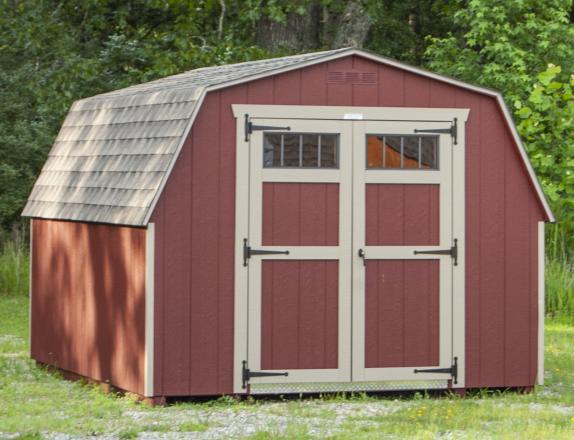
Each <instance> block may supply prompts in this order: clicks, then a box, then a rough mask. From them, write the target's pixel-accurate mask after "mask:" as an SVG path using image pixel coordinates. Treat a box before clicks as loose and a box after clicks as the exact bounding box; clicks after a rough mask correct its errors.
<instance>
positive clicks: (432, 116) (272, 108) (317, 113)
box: [231, 104, 470, 134]
mask: <svg viewBox="0 0 574 440" xmlns="http://www.w3.org/2000/svg"><path fill="white" fill-rule="evenodd" d="M231 108H232V109H233V116H235V117H236V118H238V119H239V118H243V117H244V116H245V114H248V115H249V118H250V119H259V118H264V119H313V120H324V119H334V120H338V121H342V122H343V121H344V122H346V123H348V124H352V123H353V122H358V121H356V120H352V119H345V114H346V113H349V110H350V109H352V111H353V112H355V113H361V114H362V115H363V121H367V120H375V121H421V123H420V124H418V125H417V127H418V128H424V124H425V123H426V122H431V123H434V122H445V123H451V122H452V120H453V119H454V118H458V120H459V122H466V120H467V119H468V114H469V112H470V110H469V109H465V108H429V107H348V106H337V105H329V106H325V105H268V104H232V105H231ZM242 121H243V119H242ZM258 122H260V121H258ZM276 122H277V121H276ZM282 124H283V125H285V124H286V122H284V121H283V123H282ZM445 127H446V126H445ZM240 128H241V133H242V134H243V125H241V127H240ZM435 128H436V127H435Z"/></svg>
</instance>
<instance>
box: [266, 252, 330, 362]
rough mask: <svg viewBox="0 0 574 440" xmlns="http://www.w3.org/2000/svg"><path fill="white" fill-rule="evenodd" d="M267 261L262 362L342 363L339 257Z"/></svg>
mask: <svg viewBox="0 0 574 440" xmlns="http://www.w3.org/2000/svg"><path fill="white" fill-rule="evenodd" d="M262 265H263V267H262V273H263V277H262V288H261V301H262V326H261V368H263V369H264V370H278V369H298V368H337V363H338V362H337V359H338V351H337V349H338V342H337V341H338V329H337V328H338V327H337V323H338V317H337V316H338V302H339V300H338V295H339V275H338V274H339V262H338V261H334V260H332V261H317V260H313V261H310V260H309V261H273V260H264V261H263V262H262Z"/></svg>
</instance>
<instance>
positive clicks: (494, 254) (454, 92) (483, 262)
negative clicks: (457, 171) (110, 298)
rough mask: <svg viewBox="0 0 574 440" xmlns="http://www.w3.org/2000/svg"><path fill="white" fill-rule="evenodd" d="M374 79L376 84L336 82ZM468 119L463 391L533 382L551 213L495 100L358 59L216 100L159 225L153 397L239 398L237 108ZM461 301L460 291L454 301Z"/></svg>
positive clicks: (189, 145) (194, 137)
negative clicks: (413, 112) (444, 110)
mask: <svg viewBox="0 0 574 440" xmlns="http://www.w3.org/2000/svg"><path fill="white" fill-rule="evenodd" d="M350 69H356V70H360V71H367V72H374V73H376V75H377V78H378V84H361V85H359V84H349V83H342V84H341V83H338V84H335V83H328V82H327V72H329V71H341V70H350ZM246 103H247V104H283V105H344V106H385V107H393V106H397V107H461V108H470V116H469V120H468V122H467V143H466V145H467V152H466V158H467V162H466V185H467V188H466V200H467V206H466V219H467V220H466V222H467V223H466V239H467V243H466V262H467V267H466V273H467V283H466V304H467V305H466V314H467V327H466V369H467V371H466V383H467V386H468V387H486V386H491V387H497V386H528V385H533V384H534V382H535V378H536V355H537V339H536V338H537V325H538V322H537V303H536V302H537V270H536V268H537V239H536V237H537V222H538V221H539V220H543V213H542V211H541V207H540V204H539V202H538V201H537V199H536V195H535V192H534V189H533V188H532V186H531V184H530V182H529V180H528V176H527V174H526V170H525V168H524V166H523V165H522V163H521V161H520V160H519V156H518V153H517V151H516V147H515V145H513V140H512V138H511V135H510V131H509V129H508V127H507V126H506V123H505V121H504V119H503V115H502V112H501V110H500V108H499V107H498V104H497V103H496V101H495V100H494V99H493V98H490V97H487V96H484V95H480V94H477V93H474V92H470V91H467V90H464V89H460V88H457V87H454V86H451V85H448V84H445V83H442V82H439V81H436V80H432V79H428V78H424V77H421V76H419V75H415V74H412V73H409V72H405V71H402V70H399V69H396V68H392V67H387V66H384V65H379V64H377V63H375V62H373V61H369V60H366V59H364V58H360V57H357V56H349V57H346V58H342V59H339V60H336V61H332V62H328V63H323V64H319V65H316V66H312V67H307V68H304V69H299V70H296V71H293V72H288V73H283V74H280V75H276V76H274V77H269V78H264V79H259V80H256V81H253V82H250V83H246V84H243V85H237V86H233V87H230V88H227V89H222V90H220V91H216V92H210V93H209V94H208V95H207V97H206V98H205V101H204V103H203V106H202V108H201V110H200V113H199V115H198V117H197V119H196V121H195V123H194V126H193V129H192V131H191V133H190V135H189V137H188V139H187V141H186V143H185V145H184V148H183V150H182V152H181V155H180V157H179V159H178V162H177V164H176V166H175V168H174V170H173V173H172V175H171V177H170V179H169V181H168V183H167V185H166V188H165V191H164V193H163V194H162V196H161V198H160V201H159V203H158V205H157V207H156V209H155V212H154V214H153V216H152V221H153V222H155V223H156V249H157V252H156V262H155V264H156V283H155V295H156V302H155V304H156V306H155V311H156V321H155V343H156V350H155V394H157V395H194V394H195V395H204V394H223V393H231V392H232V372H233V365H232V363H233V267H234V266H233V261H234V256H233V251H234V242H235V240H236V239H240V238H241V237H234V218H235V212H234V196H235V120H234V118H233V115H232V111H231V104H246ZM455 294H456V292H455Z"/></svg>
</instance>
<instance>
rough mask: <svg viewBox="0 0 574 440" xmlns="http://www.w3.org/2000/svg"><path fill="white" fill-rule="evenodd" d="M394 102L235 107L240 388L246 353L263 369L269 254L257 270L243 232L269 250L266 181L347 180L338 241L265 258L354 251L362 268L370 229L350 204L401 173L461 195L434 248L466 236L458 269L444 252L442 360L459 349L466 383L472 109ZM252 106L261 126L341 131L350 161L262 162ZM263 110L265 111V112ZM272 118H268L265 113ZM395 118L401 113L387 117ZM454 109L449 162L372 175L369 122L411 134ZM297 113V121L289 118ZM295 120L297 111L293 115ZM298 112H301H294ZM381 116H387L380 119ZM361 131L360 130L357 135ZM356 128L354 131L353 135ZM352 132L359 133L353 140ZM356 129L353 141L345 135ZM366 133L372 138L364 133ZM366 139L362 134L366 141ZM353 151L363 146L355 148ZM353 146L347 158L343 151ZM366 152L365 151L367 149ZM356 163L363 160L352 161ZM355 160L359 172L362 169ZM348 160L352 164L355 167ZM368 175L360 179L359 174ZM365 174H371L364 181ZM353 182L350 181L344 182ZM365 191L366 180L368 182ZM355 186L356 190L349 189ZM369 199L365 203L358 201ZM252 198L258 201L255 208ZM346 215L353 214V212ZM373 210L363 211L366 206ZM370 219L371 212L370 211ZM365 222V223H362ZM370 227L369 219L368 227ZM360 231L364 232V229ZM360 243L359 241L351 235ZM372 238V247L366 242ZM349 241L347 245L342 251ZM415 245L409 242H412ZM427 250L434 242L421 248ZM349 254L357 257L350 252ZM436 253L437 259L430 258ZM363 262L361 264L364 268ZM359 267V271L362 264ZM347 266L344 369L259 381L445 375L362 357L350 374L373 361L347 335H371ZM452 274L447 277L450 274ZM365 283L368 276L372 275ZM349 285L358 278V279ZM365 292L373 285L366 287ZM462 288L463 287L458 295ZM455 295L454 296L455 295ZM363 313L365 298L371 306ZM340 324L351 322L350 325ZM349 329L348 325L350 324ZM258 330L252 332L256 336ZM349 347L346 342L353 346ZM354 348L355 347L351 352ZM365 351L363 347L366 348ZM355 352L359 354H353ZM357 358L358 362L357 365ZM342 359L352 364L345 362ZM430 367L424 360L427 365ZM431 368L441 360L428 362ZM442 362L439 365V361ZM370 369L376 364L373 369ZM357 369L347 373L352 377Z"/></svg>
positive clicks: (445, 211) (401, 253)
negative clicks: (322, 166) (246, 255)
mask: <svg viewBox="0 0 574 440" xmlns="http://www.w3.org/2000/svg"><path fill="white" fill-rule="evenodd" d="M350 110H351V111H353V112H356V113H359V112H360V113H361V114H363V115H366V118H365V120H348V119H347V120H345V119H343V118H344V115H345V113H348V112H349V111H350ZM396 110H397V109H395V108H388V107H387V108H385V107H381V108H375V107H362V108H357V107H327V106H270V105H233V111H234V115H235V117H236V129H237V133H236V138H237V142H236V144H237V154H236V157H237V162H236V176H237V185H236V253H235V255H236V258H235V346H234V392H236V393H245V392H246V390H244V389H242V388H241V385H242V383H241V382H242V378H241V362H242V361H243V360H245V359H247V360H248V362H249V368H251V369H253V370H259V369H260V338H259V337H258V333H259V332H260V315H261V304H260V297H259V296H258V295H255V294H254V292H260V281H261V280H260V278H261V258H254V259H252V260H251V261H250V262H249V268H248V269H246V268H245V267H243V259H242V251H243V242H242V240H243V238H245V237H249V240H250V242H249V244H250V245H251V246H254V247H257V248H261V247H262V245H261V217H262V216H261V204H262V194H261V184H262V182H264V181H289V182H294V181H297V182H301V181H321V182H340V184H341V196H340V208H339V210H340V211H339V212H340V213H341V219H340V231H339V242H340V245H339V246H334V247H333V246H331V247H306V246H297V247H294V246H293V247H289V251H290V254H289V255H269V256H266V257H265V258H266V259H279V260H288V259H303V258H304V259H338V260H339V261H341V265H340V268H343V267H344V266H346V265H347V263H344V261H343V260H344V259H345V258H346V259H348V266H349V267H350V266H351V262H353V264H352V266H353V267H354V269H353V270H354V271H355V272H357V271H358V270H359V269H361V270H364V269H363V266H362V262H359V261H355V260H357V258H355V257H356V254H357V252H356V251H357V249H358V248H359V247H361V248H363V247H364V243H363V242H364V237H362V235H364V233H363V234H362V235H361V233H358V232H357V225H356V224H355V226H351V225H346V222H348V221H349V219H350V215H348V214H349V210H352V211H353V212H356V213H360V212H364V200H363V201H362V203H360V201H361V200H362V199H363V197H361V194H357V187H358V186H360V184H362V186H363V187H364V184H365V183H367V182H383V183H384V182H389V183H397V182H398V181H399V180H400V181H401V182H403V181H404V183H440V184H441V196H440V197H441V200H448V201H452V203H450V202H449V203H441V214H440V215H441V219H443V220H441V231H440V237H441V243H440V246H428V249H437V248H444V247H450V246H451V245H452V239H453V238H458V240H459V261H458V266H456V268H455V267H454V266H452V261H451V258H450V257H447V256H444V257H442V256H436V259H437V260H439V261H440V277H441V289H442V290H441V297H440V310H441V320H440V326H441V328H440V334H441V344H440V366H441V367H443V366H444V367H449V366H450V363H451V361H452V358H453V356H456V357H457V358H458V365H459V376H458V383H457V384H456V385H454V384H453V386H454V387H464V384H465V382H464V343H465V341H464V326H465V322H464V319H465V309H464V307H465V306H464V289H465V283H464V238H465V237H464V228H465V225H464V206H465V205H464V203H465V200H464V197H465V192H464V170H465V165H464V148H465V138H464V126H465V121H466V119H467V117H468V113H469V110H468V109H440V111H438V112H437V111H435V110H436V109H429V108H413V109H404V111H402V110H401V111H399V112H397V111H396ZM245 113H249V115H250V117H255V118H257V120H258V123H260V124H262V125H279V124H278V121H277V119H278V118H281V117H282V118H281V119H283V120H282V121H281V122H282V124H281V125H290V126H291V127H292V130H293V131H301V132H305V131H311V132H317V131H324V130H331V131H329V132H338V133H341V136H342V138H341V145H352V146H353V147H352V148H349V149H348V150H343V149H342V150H341V164H340V166H341V169H338V170H300V169H297V170H289V169H269V168H267V169H264V168H263V167H262V157H263V155H262V151H261V149H262V132H260V131H256V132H254V133H253V134H252V135H251V140H252V141H253V142H251V143H250V142H245V139H244V133H243V129H244V119H243V118H244V114H245ZM259 115H261V116H260V117H258V116H259ZM264 117H266V119H263V118H264ZM389 117H392V119H393V120H392V121H389V120H384V119H385V118H389ZM399 117H403V118H405V120H402V121H398V120H397V118H399ZM413 117H414V118H418V119H419V120H420V121H426V122H420V121H419V122H415V123H413V121H412V120H410V118H413ZM454 117H457V118H459V141H458V145H456V146H454V145H452V140H451V138H450V136H449V135H446V134H445V135H441V144H442V145H446V146H447V147H449V148H447V149H446V151H447V152H449V154H444V153H441V154H440V155H439V160H440V161H441V163H440V167H439V168H440V169H439V170H437V171H430V170H429V171H409V170H403V171H401V172H400V173H399V172H393V171H391V170H389V172H384V173H380V172H379V173H371V172H370V170H365V168H364V166H361V164H364V162H365V161H364V160H363V159H361V157H363V156H364V148H362V147H363V146H364V139H363V137H364V133H365V132H366V131H365V130H367V129H368V130H371V131H372V130H373V129H376V130H375V131H377V130H384V131H389V130H390V131H392V132H393V133H396V134H399V133H404V134H410V133H412V132H413V129H414V127H416V128H421V127H424V126H425V125H426V126H427V128H439V127H442V126H443V123H444V122H450V121H452V119H453V118H454ZM285 118H290V119H285ZM291 118H293V119H291ZM295 118H296V119H295ZM376 118H381V119H383V121H380V120H379V121H376V122H375V121H374V120H375V119H376ZM355 132H356V133H355ZM353 133H354V134H353ZM351 135H352V138H351ZM346 136H348V137H349V139H348V140H347V141H345V140H344V138H345V137H346ZM361 136H363V137H361ZM359 138H360V139H359ZM351 150H353V151H354V153H352V154H351ZM345 152H346V153H347V155H346V156H347V157H344V155H345ZM361 152H362V153H361ZM353 163H354V165H353ZM352 167H354V170H353V168H352ZM347 168H349V169H347ZM353 175H354V176H355V177H353V179H354V180H353V182H350V181H347V180H349V179H350V177H349V176H353ZM359 175H360V176H362V179H357V176H359ZM359 180H362V181H361V182H359ZM345 183H346V185H345ZM346 186H347V187H349V188H350V187H351V186H354V187H355V194H354V196H353V197H352V198H353V201H352V202H351V198H350V197H351V195H349V196H345V195H344V192H345V187H346ZM363 189H364V188H363ZM349 191H350V190H349ZM359 205H360V206H359ZM249 206H251V208H250V209H247V208H248V207H249ZM343 213H346V214H347V216H346V217H348V219H345V215H343ZM358 217H360V216H357V215H356V214H355V218H354V220H353V222H354V223H356V222H357V221H361V219H360V218H358ZM363 217H364V214H363ZM363 223H364V219H363ZM363 226H364V225H363ZM362 229H364V227H363V228H362ZM357 234H358V235H357ZM353 235H354V238H353V240H352V241H354V242H355V245H354V247H353V248H351V243H350V241H351V240H350V238H346V237H353ZM359 244H363V246H359ZM265 248H266V249H268V250H273V249H277V250H279V249H281V250H283V249H285V247H282V246H275V247H274V246H268V247H265ZM343 248H345V249H344V252H342V251H343ZM407 248H408V249H407ZM419 248H420V249H424V248H427V247H425V246H422V247H417V249H419ZM345 252H346V253H347V255H348V257H345ZM368 253H369V255H370V256H371V257H375V258H401V259H417V258H429V256H424V257H421V256H419V255H414V253H413V247H412V246H410V247H409V246H406V247H404V246H377V247H370V248H369V250H368ZM431 258H432V257H431ZM359 266H360V268H359ZM357 268H359V269H357ZM344 278H345V276H344V274H343V273H342V272H340V282H342V284H341V285H340V298H339V301H340V303H339V312H340V313H339V315H340V316H339V324H340V337H341V336H344V338H343V339H342V340H340V345H339V349H340V350H339V364H338V365H339V367H340V368H339V369H338V370H290V371H289V376H288V377H287V378H282V377H281V378H277V377H270V378H256V379H252V381H251V383H252V384H254V385H255V384H257V383H259V384H281V383H284V384H288V383H301V382H304V383H312V382H317V381H321V382H333V381H335V382H341V383H344V382H345V381H346V380H353V381H365V380H368V381H372V380H377V381H379V380H421V381H423V380H430V379H443V380H444V377H445V375H444V374H433V375H429V374H425V376H424V377H422V376H421V377H419V375H416V376H415V375H414V373H413V368H410V367H409V368H385V369H365V368H360V365H354V366H353V369H352V377H351V375H350V374H351V372H350V371H349V370H348V369H347V368H346V366H350V365H351V359H363V360H364V346H363V345H364V336H361V337H357V336H353V339H354V342H353V343H352V344H351V343H350V341H349V343H347V342H346V341H345V338H349V339H350V337H351V334H354V335H362V333H363V332H362V327H361V325H362V324H361V322H360V321H361V320H360V319H357V318H358V315H357V309H360V308H361V301H360V300H361V298H360V297H361V296H364V295H358V294H357V292H361V289H360V288H357V287H358V286H357V281H356V280H357V279H358V277H357V274H356V273H355V275H354V277H353V278H354V280H355V281H354V285H353V286H352V288H351V289H349V288H345V285H346V284H345V283H346V281H343V279H344ZM442 280H444V281H442ZM363 284H364V280H363ZM349 287H351V286H350V279H349ZM363 290H364V286H363ZM344 291H347V292H348V291H353V292H355V293H353V305H352V308H353V309H355V311H354V312H353V313H352V314H351V313H349V310H351V304H350V298H347V297H345V295H343V296H341V293H342V292H344ZM453 292H456V293H457V295H454V293H453ZM446 293H448V294H446ZM343 311H345V312H346V314H347V315H352V316H353V318H352V321H353V324H352V325H353V326H354V329H353V331H351V323H348V325H347V324H345V322H344V321H348V317H346V316H345V313H343V314H341V312H343ZM363 314H364V304H363ZM341 325H342V327H343V328H341ZM347 327H348V328H347ZM254 335H255V336H256V337H253V336H254ZM346 347H347V348H346ZM346 351H347V353H345V352H346ZM359 351H361V353H359ZM350 356H352V358H351V357H350ZM355 362H356V361H353V364H355ZM341 366H343V368H341ZM420 367H421V368H424V367H425V366H422V365H421V366H420ZM428 367H432V366H428ZM434 367H436V366H434ZM366 370H370V371H368V374H367V371H366ZM347 376H348V378H346V377H347Z"/></svg>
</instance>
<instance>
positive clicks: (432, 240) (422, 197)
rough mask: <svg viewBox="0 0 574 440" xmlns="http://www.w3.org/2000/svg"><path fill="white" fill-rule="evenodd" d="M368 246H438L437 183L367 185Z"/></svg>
mask: <svg viewBox="0 0 574 440" xmlns="http://www.w3.org/2000/svg"><path fill="white" fill-rule="evenodd" d="M365 205H366V213H365V218H366V239H365V240H366V245H367V246H405V245H419V246H425V245H427V246H438V245H439V206H440V204H439V185H436V184H432V185H422V184H417V185H412V184H388V183H386V184H374V183H369V184H367V185H366V194H365Z"/></svg>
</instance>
